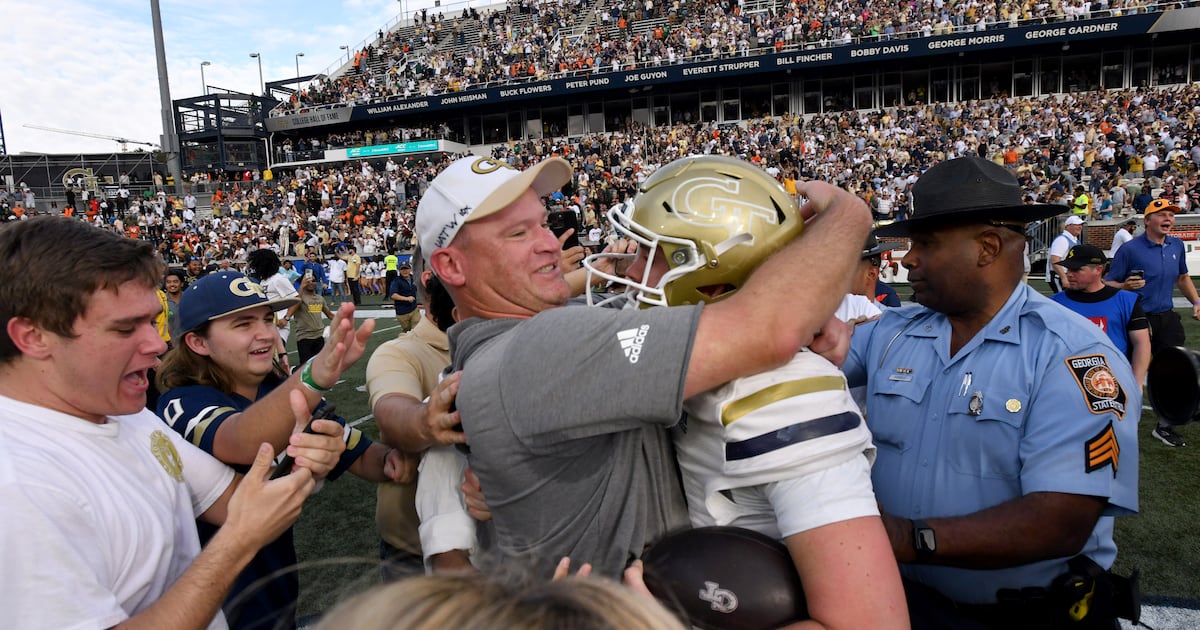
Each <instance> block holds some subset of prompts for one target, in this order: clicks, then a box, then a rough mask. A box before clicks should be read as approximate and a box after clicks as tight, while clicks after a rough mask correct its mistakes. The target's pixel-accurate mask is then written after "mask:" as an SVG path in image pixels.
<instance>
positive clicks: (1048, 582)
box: [844, 157, 1141, 628]
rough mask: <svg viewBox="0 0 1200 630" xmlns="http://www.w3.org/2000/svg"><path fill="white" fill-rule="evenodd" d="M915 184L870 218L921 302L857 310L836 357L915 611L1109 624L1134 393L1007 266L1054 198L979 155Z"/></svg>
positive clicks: (1072, 324) (1131, 483) (1088, 334)
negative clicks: (892, 208)
mask: <svg viewBox="0 0 1200 630" xmlns="http://www.w3.org/2000/svg"><path fill="white" fill-rule="evenodd" d="M912 194H913V215H912V218H911V219H909V220H907V221H898V222H896V223H893V224H891V225H888V226H884V227H882V228H880V229H879V230H878V231H877V233H878V234H879V235H880V236H901V235H907V236H909V237H910V239H911V241H912V246H911V249H910V250H909V251H908V253H907V254H906V255H905V256H904V259H903V261H902V264H903V265H904V266H905V267H906V268H907V269H908V277H909V280H910V281H911V283H912V287H913V291H914V299H915V301H917V302H918V303H919V305H914V306H907V307H901V308H898V309H885V310H884V313H883V316H882V317H881V318H880V319H879V320H877V321H876V322H871V323H868V324H865V325H863V326H860V327H859V328H858V329H857V330H856V331H855V333H854V336H853V338H852V342H851V349H850V354H849V357H848V358H847V361H846V364H845V366H844V369H845V371H846V374H847V376H848V379H849V382H850V384H851V386H854V385H860V384H862V383H864V382H866V384H867V386H868V391H869V395H868V399H867V422H868V424H869V426H870V428H871V431H872V433H873V434H874V437H875V444H876V446H877V448H878V454H877V459H876V461H875V465H874V467H873V469H872V479H873V482H874V485H875V492H876V495H877V498H878V499H879V501H880V504H881V506H882V508H883V511H884V512H885V515H884V522H885V525H886V526H887V528H888V534H889V537H890V538H891V542H892V547H893V550H894V551H895V553H896V557H897V560H899V561H900V563H901V565H900V568H901V573H902V575H903V576H904V578H905V590H906V594H907V596H908V599H909V610H910V612H911V614H912V618H913V622H914V623H913V625H914V627H917V628H921V627H927V628H928V627H945V628H993V627H1006V628H1007V627H1022V628H1056V627H1060V626H1062V627H1065V626H1068V625H1069V626H1070V627H1073V628H1093V627H1095V628H1115V627H1116V616H1117V614H1118V613H1119V612H1121V611H1120V606H1119V604H1120V603H1121V602H1120V601H1119V600H1120V598H1119V597H1118V596H1117V594H1118V593H1116V591H1119V590H1120V589H1118V588H1117V587H1116V586H1114V584H1117V585H1119V583H1120V579H1119V578H1116V577H1115V576H1112V575H1111V574H1109V573H1107V571H1106V569H1107V568H1108V567H1110V566H1111V565H1112V562H1113V559H1114V558H1115V557H1116V545H1115V544H1114V543H1113V537H1112V534H1113V516H1114V515H1118V514H1132V513H1134V512H1136V510H1137V471H1138V461H1137V458H1138V448H1137V433H1136V427H1137V422H1138V417H1139V414H1140V413H1141V393H1140V388H1139V387H1138V384H1137V382H1136V381H1135V380H1134V378H1133V374H1132V372H1131V370H1130V367H1129V363H1128V362H1127V361H1126V359H1125V357H1123V356H1122V355H1121V354H1120V353H1119V352H1117V351H1116V350H1115V349H1114V348H1113V346H1112V344H1111V342H1109V341H1108V339H1107V338H1106V337H1105V336H1104V334H1103V333H1102V332H1100V331H1099V330H1098V329H1097V328H1096V327H1095V326H1092V325H1089V324H1087V323H1086V322H1083V321H1081V320H1080V319H1079V318H1077V317H1076V316H1074V315H1071V314H1069V313H1067V312H1066V311H1065V310H1064V309H1063V308H1062V307H1060V306H1059V305H1057V304H1054V303H1053V302H1051V301H1050V300H1048V299H1047V298H1045V297H1043V296H1041V295H1040V294H1038V293H1037V292H1036V291H1034V290H1032V289H1030V288H1029V287H1028V285H1025V284H1023V283H1022V282H1021V275H1022V252H1023V247H1024V232H1025V224H1026V223H1028V222H1030V221H1034V220H1038V219H1046V218H1049V217H1051V216H1054V214H1056V213H1057V212H1059V211H1060V210H1061V207H1054V206H1045V205H1022V204H1021V194H1020V188H1019V186H1018V184H1017V182H1016V180H1015V179H1014V178H1013V176H1012V175H1011V174H1009V173H1008V171H1006V170H1005V169H1004V168H1003V167H1001V166H997V165H995V164H993V163H991V162H989V161H987V160H984V159H980V158H976V157H965V158H959V159H955V160H949V161H947V162H943V163H941V164H938V165H936V166H934V167H932V168H930V169H929V170H928V171H927V172H926V173H925V174H924V175H922V176H921V178H920V179H919V180H918V181H917V183H916V184H915V185H914V187H913V191H912ZM1075 575H1078V576H1082V577H1080V578H1079V579H1077V580H1076V579H1071V576H1075ZM1090 586H1095V587H1096V589H1095V593H1094V595H1093V596H1092V597H1090V598H1088V597H1085V596H1086V595H1087V592H1088V590H1089V588H1088V587H1090ZM1023 589H1024V590H1023ZM1081 589H1082V590H1081ZM1072 612H1074V614H1075V616H1076V617H1081V620H1080V621H1078V622H1075V621H1072V617H1071V614H1072ZM1127 614H1128V613H1127Z"/></svg>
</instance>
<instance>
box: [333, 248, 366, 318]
mask: <svg viewBox="0 0 1200 630" xmlns="http://www.w3.org/2000/svg"><path fill="white" fill-rule="evenodd" d="M347 251H349V252H350V253H349V254H338V258H341V259H342V260H344V261H346V285H347V286H349V287H350V297H352V298H353V299H354V305H355V306H358V305H360V304H362V288H361V287H359V286H358V274H359V272H360V271H361V270H362V259H361V258H359V257H358V251H357V250H355V249H354V246H353V245H351V246H350V247H349V249H348V250H347Z"/></svg>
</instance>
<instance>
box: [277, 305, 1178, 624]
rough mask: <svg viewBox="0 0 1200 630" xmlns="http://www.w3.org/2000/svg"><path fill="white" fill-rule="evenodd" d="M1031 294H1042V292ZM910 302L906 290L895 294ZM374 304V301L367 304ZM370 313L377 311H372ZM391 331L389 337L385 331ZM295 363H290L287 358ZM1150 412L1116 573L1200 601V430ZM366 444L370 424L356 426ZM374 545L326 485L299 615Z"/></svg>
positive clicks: (356, 395) (372, 575)
mask: <svg viewBox="0 0 1200 630" xmlns="http://www.w3.org/2000/svg"><path fill="white" fill-rule="evenodd" d="M1034 286H1035V287H1036V288H1038V289H1040V290H1042V291H1045V288H1046V287H1045V285H1044V283H1041V282H1035V283H1034ZM897 288H898V290H899V292H900V296H901V298H902V299H905V300H907V299H909V298H910V297H911V292H910V291H909V290H908V289H907V287H897ZM373 302H374V301H373V300H372V303H373ZM368 308H375V307H373V306H371V307H368ZM377 325H378V326H379V329H380V332H377V333H376V334H375V335H374V336H373V337H372V339H371V345H370V347H369V348H368V355H367V356H369V353H370V351H372V350H374V348H375V347H376V346H378V345H379V344H380V343H382V342H384V341H386V340H388V339H392V338H394V336H395V335H396V333H397V332H398V330H396V329H395V328H394V326H395V321H394V320H393V319H392V318H382V319H379V320H378V324H377ZM1184 327H1185V328H1186V330H1187V336H1188V340H1189V344H1188V345H1189V347H1194V348H1200V322H1197V321H1195V320H1192V319H1191V318H1190V317H1187V316H1186V315H1185V317H1184ZM389 328H390V330H388V329H389ZM293 356H294V355H293ZM365 370H366V358H365V357H364V359H363V360H361V361H359V363H358V364H357V365H355V366H354V367H352V368H350V369H349V370H348V371H347V372H346V373H345V374H344V375H343V379H345V382H343V383H341V384H339V385H338V386H337V387H336V388H335V389H334V391H333V392H332V393H331V394H330V396H329V398H330V400H331V401H332V402H333V403H334V404H336V405H337V408H338V412H339V413H340V414H341V415H342V416H343V417H345V418H346V419H347V420H349V421H354V420H357V419H361V418H364V417H366V416H368V415H369V413H370V410H369V409H368V408H367V399H366V394H365V393H363V392H359V391H356V389H355V388H356V387H359V386H361V385H362V384H363V383H364V372H365ZM1153 418H1154V414H1153V412H1150V411H1146V412H1144V413H1143V416H1142V428H1141V430H1140V431H1139V432H1138V433H1139V438H1140V449H1141V475H1140V478H1141V513H1140V514H1139V515H1137V516H1135V517H1126V518H1120V519H1117V544H1118V546H1119V547H1120V554H1119V556H1118V559H1117V566H1116V569H1117V570H1118V571H1120V572H1122V573H1127V572H1128V571H1129V569H1130V568H1131V567H1133V566H1134V565H1137V566H1139V567H1141V570H1142V592H1143V593H1144V594H1146V595H1147V596H1160V597H1175V598H1185V599H1192V600H1196V599H1200V583H1198V581H1197V579H1196V577H1197V575H1200V536H1196V535H1195V533H1194V532H1192V531H1191V528H1192V525H1194V524H1195V522H1194V521H1193V520H1192V519H1193V518H1196V517H1197V514H1198V513H1197V511H1196V508H1195V506H1196V505H1197V498H1196V495H1197V492H1198V491H1200V425H1191V426H1186V427H1183V428H1182V429H1181V430H1180V433H1182V434H1183V435H1184V437H1185V438H1187V440H1188V442H1189V446H1187V447H1185V448H1181V449H1173V448H1168V447H1167V446H1165V445H1163V444H1162V443H1161V442H1159V441H1158V440H1155V439H1154V438H1152V437H1150V435H1149V432H1150V430H1151V429H1153V427H1154V419H1153ZM359 428H360V429H363V430H364V431H366V432H367V434H368V435H371V436H372V437H377V436H378V430H377V429H376V427H375V423H374V422H373V421H372V420H370V419H368V420H365V421H363V422H362V423H361V424H360V425H359ZM378 544H379V543H378V537H377V536H376V533H375V489H374V487H373V486H372V484H368V483H366V482H363V481H361V480H359V479H357V478H355V477H353V476H351V475H346V476H345V477H343V478H342V479H340V480H338V481H337V482H333V483H328V484H326V485H325V487H324V488H323V489H322V490H321V491H320V492H319V493H318V494H317V495H316V496H314V497H313V498H312V499H311V500H310V501H309V502H308V504H307V505H306V506H305V510H304V513H303V515H302V516H301V517H300V521H299V523H298V524H297V525H296V548H297V551H298V554H299V558H300V562H301V564H302V568H301V574H300V586H301V597H300V615H301V617H303V616H308V615H315V614H320V613H322V612H324V611H325V610H327V609H328V608H329V607H330V606H331V605H332V604H333V603H334V602H336V601H338V600H339V599H343V598H345V597H346V596H348V595H351V594H353V593H356V592H359V591H361V590H363V589H365V588H367V587H369V586H371V585H373V584H376V583H378V581H379V579H378V569H377V567H376V565H375V564H374V563H375V560H376V558H377V557H378Z"/></svg>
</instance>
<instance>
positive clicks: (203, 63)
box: [200, 61, 212, 96]
mask: <svg viewBox="0 0 1200 630" xmlns="http://www.w3.org/2000/svg"><path fill="white" fill-rule="evenodd" d="M211 65H212V62H211V61H201V62H200V91H201V92H203V93H204V95H205V96H208V81H205V80H204V66H211Z"/></svg>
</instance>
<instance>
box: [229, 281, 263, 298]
mask: <svg viewBox="0 0 1200 630" xmlns="http://www.w3.org/2000/svg"><path fill="white" fill-rule="evenodd" d="M229 291H230V293H233V294H234V295H236V296H238V297H250V296H251V295H257V296H258V297H260V298H262V299H264V300H265V299H267V294H266V293H263V290H262V287H260V286H258V285H257V284H255V283H254V282H251V281H250V279H249V278H247V277H245V276H242V277H241V278H235V279H234V280H233V282H230V283H229Z"/></svg>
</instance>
